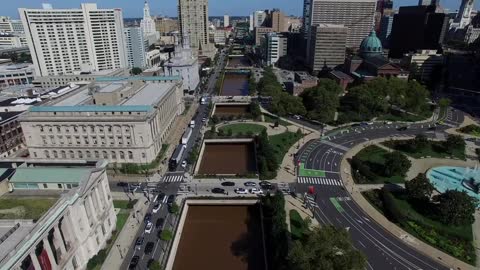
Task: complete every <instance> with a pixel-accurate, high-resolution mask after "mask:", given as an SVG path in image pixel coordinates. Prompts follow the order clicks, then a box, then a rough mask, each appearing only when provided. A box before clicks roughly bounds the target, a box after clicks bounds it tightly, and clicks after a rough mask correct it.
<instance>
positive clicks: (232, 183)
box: [222, 181, 235, 187]
mask: <svg viewBox="0 0 480 270" xmlns="http://www.w3.org/2000/svg"><path fill="white" fill-rule="evenodd" d="M222 186H224V187H233V186H235V183H234V182H230V181H226V182H222Z"/></svg>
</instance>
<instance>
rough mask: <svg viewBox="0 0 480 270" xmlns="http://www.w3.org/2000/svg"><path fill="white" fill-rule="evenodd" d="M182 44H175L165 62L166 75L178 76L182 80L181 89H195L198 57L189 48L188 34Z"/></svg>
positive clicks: (198, 79)
mask: <svg viewBox="0 0 480 270" xmlns="http://www.w3.org/2000/svg"><path fill="white" fill-rule="evenodd" d="M182 43H183V45H177V46H175V55H174V57H172V58H171V59H170V60H169V61H168V62H166V63H165V65H164V66H165V74H166V75H167V76H180V77H181V78H182V81H183V86H182V89H183V90H185V91H195V90H196V89H197V87H198V85H199V84H200V74H199V65H198V58H197V57H196V56H195V55H193V53H192V49H191V48H190V42H189V36H188V35H185V36H184V38H183V42H182Z"/></svg>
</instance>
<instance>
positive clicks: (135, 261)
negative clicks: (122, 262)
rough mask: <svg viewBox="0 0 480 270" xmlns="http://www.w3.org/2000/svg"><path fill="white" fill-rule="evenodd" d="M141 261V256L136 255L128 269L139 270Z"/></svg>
mask: <svg viewBox="0 0 480 270" xmlns="http://www.w3.org/2000/svg"><path fill="white" fill-rule="evenodd" d="M139 260H140V256H138V255H135V256H133V257H132V259H131V260H130V264H129V265H128V269H135V268H137V264H138V261H139Z"/></svg>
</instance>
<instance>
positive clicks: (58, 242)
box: [53, 223, 67, 261]
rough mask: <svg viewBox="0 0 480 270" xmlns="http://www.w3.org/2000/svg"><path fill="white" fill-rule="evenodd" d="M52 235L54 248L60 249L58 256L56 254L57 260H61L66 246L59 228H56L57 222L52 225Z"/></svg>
mask: <svg viewBox="0 0 480 270" xmlns="http://www.w3.org/2000/svg"><path fill="white" fill-rule="evenodd" d="M53 236H54V237H53V245H54V246H55V248H56V249H57V248H59V249H60V256H58V257H59V258H58V260H59V261H61V259H62V257H63V255H64V254H66V253H67V248H66V247H65V242H63V237H62V234H61V233H60V229H59V228H58V223H57V224H55V226H54V227H53Z"/></svg>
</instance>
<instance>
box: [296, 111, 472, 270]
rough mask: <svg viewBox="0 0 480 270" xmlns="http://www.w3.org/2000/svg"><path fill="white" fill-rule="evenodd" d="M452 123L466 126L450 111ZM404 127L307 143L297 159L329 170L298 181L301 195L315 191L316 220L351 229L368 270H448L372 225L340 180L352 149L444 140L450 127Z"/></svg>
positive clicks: (353, 130)
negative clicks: (421, 137)
mask: <svg viewBox="0 0 480 270" xmlns="http://www.w3.org/2000/svg"><path fill="white" fill-rule="evenodd" d="M445 121H446V122H448V124H451V125H458V124H459V123H461V122H463V114H462V113H461V112H458V111H451V110H449V112H448V117H447V119H446V120H445ZM403 126H405V125H401V124H391V125H384V124H374V125H367V126H363V127H360V126H357V127H349V128H345V129H344V130H343V131H340V132H339V131H336V132H330V133H327V134H326V137H324V138H323V139H316V140H312V141H310V142H308V143H307V144H306V145H304V146H303V147H302V148H301V149H300V150H299V152H298V155H297V159H298V161H300V162H302V163H303V164H304V166H305V168H307V169H315V170H322V171H325V177H298V178H297V181H298V184H297V187H296V189H297V191H306V190H307V188H308V187H309V186H313V187H314V190H315V194H316V195H315V196H313V197H309V200H310V206H311V208H312V209H313V210H314V215H315V218H316V219H317V220H318V221H319V222H320V223H321V224H326V225H334V226H337V227H343V228H347V229H348V230H349V232H350V233H351V236H352V240H353V242H354V245H355V246H356V248H358V249H359V250H361V251H362V252H363V253H364V254H365V255H366V256H367V258H368V269H448V267H445V266H443V265H442V264H440V263H438V262H437V261H435V260H433V259H432V258H430V257H428V256H427V255H424V254H423V253H421V252H419V251H418V250H416V249H414V248H412V247H411V246H409V245H408V244H406V243H405V241H409V240H408V239H398V238H397V237H395V236H393V235H392V234H390V233H389V232H388V231H386V230H385V229H384V228H383V227H382V226H380V225H379V224H378V223H376V222H375V221H373V220H372V219H371V218H369V216H368V215H367V214H366V213H365V212H364V211H363V210H362V209H361V208H360V207H359V205H357V204H356V203H355V202H354V201H353V200H352V199H351V197H350V193H349V192H351V191H349V190H346V189H345V187H344V185H343V179H342V178H341V175H340V172H341V171H340V170H341V167H340V166H341V162H342V160H343V156H344V155H345V153H346V152H348V151H349V149H351V148H352V147H354V146H356V145H358V144H360V143H364V142H368V141H370V140H374V139H379V138H388V137H411V136H415V135H417V134H420V133H421V134H425V135H427V136H429V137H431V138H435V137H437V138H438V137H443V136H444V134H443V131H444V130H445V129H447V128H448V126H443V125H440V126H437V127H436V128H433V124H432V123H426V124H412V125H409V126H408V129H406V130H403V131H400V127H403Z"/></svg>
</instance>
